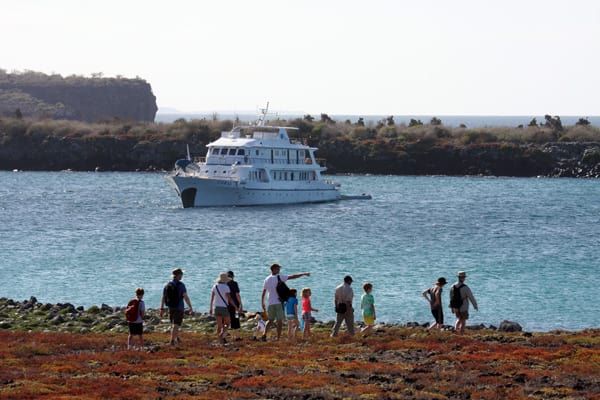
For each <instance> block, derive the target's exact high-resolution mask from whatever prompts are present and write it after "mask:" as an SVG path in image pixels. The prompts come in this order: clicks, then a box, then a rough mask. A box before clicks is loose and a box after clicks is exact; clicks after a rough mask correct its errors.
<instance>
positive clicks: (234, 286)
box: [127, 264, 478, 348]
mask: <svg viewBox="0 0 600 400" xmlns="http://www.w3.org/2000/svg"><path fill="white" fill-rule="evenodd" d="M270 269H271V274H270V275H268V276H267V277H266V278H265V280H264V282H263V291H262V296H261V305H262V309H263V312H262V313H257V314H256V320H257V324H256V332H255V335H254V337H255V338H256V339H257V340H263V341H266V340H267V333H268V331H269V329H270V328H272V327H273V326H275V329H276V334H277V339H279V338H281V335H282V332H283V323H284V320H285V321H287V334H288V337H289V338H295V337H296V332H297V331H298V330H299V329H302V331H303V335H302V336H303V338H309V337H310V334H311V333H310V327H311V322H312V321H313V315H312V313H313V312H318V311H319V310H318V309H316V308H314V307H313V306H312V303H311V294H312V292H311V289H310V288H308V287H305V288H303V289H302V290H301V292H300V293H301V300H300V301H299V300H298V298H297V293H298V291H297V289H290V290H289V292H290V293H291V295H290V296H289V298H287V299H282V298H281V294H280V292H279V289H278V286H280V285H281V284H282V283H285V282H287V281H289V280H293V279H297V278H301V277H303V276H310V272H301V273H297V274H291V275H285V274H281V269H282V267H281V266H280V265H279V264H272V265H271V267H270ZM183 273H184V271H183V270H182V269H181V268H177V269H174V270H173V271H172V274H173V277H172V280H171V281H169V282H168V283H167V285H165V287H164V289H163V294H162V298H161V303H160V316H161V317H163V316H164V313H165V312H166V311H168V315H169V320H170V322H171V340H170V343H171V344H172V345H175V344H177V343H180V342H181V339H180V337H179V331H180V328H181V324H182V322H183V318H184V311H185V305H186V304H187V306H188V311H189V313H193V308H192V303H191V301H190V298H189V297H188V295H187V290H186V287H185V284H184V283H183V281H182V278H183ZM457 278H458V280H457V282H456V283H455V284H454V285H452V287H451V289H450V299H451V301H450V306H451V308H452V312H453V313H454V314H455V315H456V323H455V325H454V328H455V331H456V332H457V333H462V332H463V331H464V328H465V325H466V321H467V319H468V318H469V303H471V304H472V305H473V307H474V309H475V310H478V307H477V302H476V300H475V297H474V296H473V294H472V292H471V290H470V289H469V287H468V286H467V285H466V284H465V283H464V282H465V279H466V278H467V275H466V273H465V272H464V271H460V272H459V273H458V275H457ZM352 282H353V279H352V277H351V276H350V275H346V276H345V277H344V280H343V282H342V283H341V284H340V285H338V286H337V287H336V288H335V293H334V299H333V303H334V307H335V311H336V320H335V323H334V325H333V329H332V331H331V337H337V336H338V334H339V331H340V328H341V327H342V325H343V324H345V327H346V330H347V333H348V335H350V336H352V335H354V333H355V331H354V308H353V300H354V291H353V289H352ZM446 284H447V281H446V279H445V278H444V277H440V278H439V279H438V280H437V282H436V283H435V284H434V285H433V286H432V287H431V288H428V289H426V290H424V291H423V296H424V297H425V298H426V299H427V301H428V302H429V304H430V308H431V313H432V315H433V317H434V319H435V321H434V322H433V323H432V324H431V326H430V327H429V328H428V329H438V330H439V329H441V328H442V326H443V324H444V313H443V307H442V291H443V287H444V286H445V285H446ZM363 290H364V293H363V294H362V296H361V301H360V304H361V311H362V317H363V321H364V326H363V327H362V329H361V333H362V334H364V335H367V334H369V333H370V332H371V331H372V329H373V326H374V325H375V320H376V318H377V317H376V313H375V300H374V297H373V294H372V290H373V285H372V284H371V283H369V282H366V283H364V284H363ZM135 294H136V299H133V300H132V302H133V301H137V318H135V317H134V318H131V319H128V324H129V336H128V339H127V345H128V348H131V347H132V342H133V337H135V336H139V344H140V347H143V336H142V332H143V319H144V313H145V305H144V302H143V297H144V289H143V288H137V289H136V291H135ZM459 300H460V301H459ZM130 303H131V302H130ZM299 309H300V313H299ZM243 312H244V309H243V305H242V298H241V295H240V289H239V285H238V283H237V282H236V281H235V280H234V273H233V271H228V272H223V273H220V274H219V276H218V277H217V279H216V281H215V284H214V285H213V288H212V292H211V298H210V309H209V315H211V316H214V317H215V320H216V324H217V329H216V334H217V338H218V340H219V341H220V342H221V343H226V342H227V335H228V329H229V330H230V331H231V339H232V340H240V334H239V330H240V315H241V314H242V313H243ZM263 315H264V319H266V322H265V321H264V320H263Z"/></svg>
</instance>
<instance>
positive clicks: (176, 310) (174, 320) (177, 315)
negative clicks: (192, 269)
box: [160, 268, 194, 345]
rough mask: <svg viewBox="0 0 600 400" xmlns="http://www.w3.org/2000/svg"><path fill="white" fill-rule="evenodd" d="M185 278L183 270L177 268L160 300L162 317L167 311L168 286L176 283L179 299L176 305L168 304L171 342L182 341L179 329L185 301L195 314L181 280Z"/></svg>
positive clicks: (190, 311)
mask: <svg viewBox="0 0 600 400" xmlns="http://www.w3.org/2000/svg"><path fill="white" fill-rule="evenodd" d="M182 278H183V270H182V269H181V268H176V269H174V270H173V279H172V280H171V281H169V282H167V284H166V285H165V287H164V289H163V295H162V299H161V300H160V316H161V317H162V316H163V314H164V311H165V305H166V304H167V287H168V286H169V284H171V285H174V286H175V287H176V288H177V295H178V301H177V305H176V306H171V305H169V306H168V310H169V320H170V321H171V344H172V345H174V344H176V343H179V342H181V339H179V330H180V328H181V324H182V323H183V314H184V312H185V304H184V301H185V303H186V304H187V305H188V307H189V310H188V311H189V313H190V314H193V312H194V310H193V309H192V303H191V301H190V298H189V297H188V295H187V290H186V288H185V284H184V283H183V282H182V281H181V279H182Z"/></svg>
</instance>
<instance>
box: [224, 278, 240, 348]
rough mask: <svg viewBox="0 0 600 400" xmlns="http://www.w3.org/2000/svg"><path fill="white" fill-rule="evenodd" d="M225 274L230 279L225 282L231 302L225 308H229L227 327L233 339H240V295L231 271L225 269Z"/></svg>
mask: <svg viewBox="0 0 600 400" xmlns="http://www.w3.org/2000/svg"><path fill="white" fill-rule="evenodd" d="M227 276H228V277H229V278H230V279H231V280H230V281H229V282H227V286H229V290H230V291H231V301H232V302H233V304H229V306H228V307H227V309H228V310H229V320H230V324H229V329H230V331H231V338H232V339H233V340H242V339H241V338H240V314H241V313H242V312H243V310H244V309H243V307H242V297H241V295H240V287H239V285H238V283H237V282H236V281H235V280H234V278H235V275H234V273H233V271H227Z"/></svg>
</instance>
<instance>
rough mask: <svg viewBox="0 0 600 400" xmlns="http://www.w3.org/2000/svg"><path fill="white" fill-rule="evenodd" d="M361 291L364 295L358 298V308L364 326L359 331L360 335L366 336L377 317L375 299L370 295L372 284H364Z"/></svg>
mask: <svg viewBox="0 0 600 400" xmlns="http://www.w3.org/2000/svg"><path fill="white" fill-rule="evenodd" d="M363 290H364V291H365V293H364V294H363V295H362V297H361V298H360V308H361V309H362V314H363V321H364V322H365V326H364V327H363V328H362V329H361V330H360V333H362V334H364V335H367V334H369V333H371V331H372V330H373V326H374V325H375V320H376V319H377V315H376V314H375V298H374V297H373V294H372V293H371V292H372V291H373V284H371V283H369V282H365V283H364V284H363Z"/></svg>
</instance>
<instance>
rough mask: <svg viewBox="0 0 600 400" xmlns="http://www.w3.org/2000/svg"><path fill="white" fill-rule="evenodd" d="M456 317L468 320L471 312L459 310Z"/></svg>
mask: <svg viewBox="0 0 600 400" xmlns="http://www.w3.org/2000/svg"><path fill="white" fill-rule="evenodd" d="M456 318H459V319H464V320H467V319H469V312H468V311H457V312H456Z"/></svg>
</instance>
